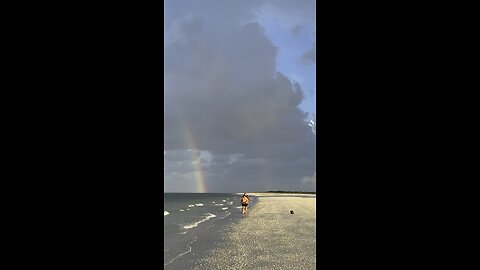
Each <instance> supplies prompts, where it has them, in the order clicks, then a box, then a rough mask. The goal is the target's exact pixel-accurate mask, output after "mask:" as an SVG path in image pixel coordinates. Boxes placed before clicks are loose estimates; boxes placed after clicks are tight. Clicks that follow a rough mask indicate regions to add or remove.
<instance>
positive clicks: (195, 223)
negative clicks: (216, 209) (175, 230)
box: [183, 213, 216, 229]
mask: <svg viewBox="0 0 480 270" xmlns="http://www.w3.org/2000/svg"><path fill="white" fill-rule="evenodd" d="M214 217H216V215H214V214H212V213H208V214H207V216H206V217H205V218H204V219H201V220H199V221H197V222H194V223H192V224H188V225H185V226H183V228H184V229H191V228H194V227H197V226H198V224H200V223H202V222H205V221H207V220H209V219H211V218H214Z"/></svg>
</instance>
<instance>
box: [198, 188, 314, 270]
mask: <svg viewBox="0 0 480 270" xmlns="http://www.w3.org/2000/svg"><path fill="white" fill-rule="evenodd" d="M250 195H253V196H255V197H253V198H254V200H256V205H255V206H254V207H252V208H251V209H249V214H248V216H247V217H246V218H242V219H241V221H240V222H239V223H237V224H235V225H234V227H233V228H232V230H231V232H230V233H228V235H226V238H225V242H224V243H222V245H220V246H219V247H217V248H215V249H213V250H212V251H211V253H210V254H209V255H208V256H207V257H206V258H204V259H203V260H202V261H199V262H198V263H197V264H196V267H195V269H212V270H216V269H218V270H220V269H315V266H316V249H315V248H316V227H315V223H316V214H315V201H316V197H315V195H303V194H298V195H296V194H274V193H251V194H250ZM290 210H293V211H294V214H290ZM239 211H240V210H239Z"/></svg>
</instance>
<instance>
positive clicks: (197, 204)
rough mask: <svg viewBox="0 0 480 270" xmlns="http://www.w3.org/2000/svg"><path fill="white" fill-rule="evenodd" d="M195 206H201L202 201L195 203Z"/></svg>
mask: <svg viewBox="0 0 480 270" xmlns="http://www.w3.org/2000/svg"><path fill="white" fill-rule="evenodd" d="M195 206H203V203H196V204H195Z"/></svg>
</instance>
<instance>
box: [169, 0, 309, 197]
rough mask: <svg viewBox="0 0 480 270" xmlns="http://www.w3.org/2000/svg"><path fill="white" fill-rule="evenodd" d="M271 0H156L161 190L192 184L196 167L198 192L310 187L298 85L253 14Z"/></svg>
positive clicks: (306, 129) (182, 188) (193, 187)
mask: <svg viewBox="0 0 480 270" xmlns="http://www.w3.org/2000/svg"><path fill="white" fill-rule="evenodd" d="M298 2H302V1H298ZM274 4H275V1H273V2H272V3H269V2H266V1H257V0H255V1H173V0H168V1H166V4H165V44H164V53H165V54H164V55H165V60H164V61H165V62H164V81H165V83H164V84H165V88H164V89H165V90H164V98H165V99H164V102H165V104H164V110H165V112H164V113H165V119H164V120H165V121H164V135H165V138H164V148H165V152H164V160H165V169H164V174H165V183H164V186H165V191H167V192H169V191H183V192H195V191H198V190H196V181H199V180H198V179H196V175H198V172H196V171H198V170H201V171H202V172H201V173H202V175H203V180H204V181H205V185H206V187H207V188H206V190H207V191H208V192H241V191H255V190H277V189H284V190H314V189H315V183H316V173H315V171H316V168H315V135H314V134H313V133H312V129H311V128H310V127H309V126H308V125H307V122H308V119H307V117H308V114H307V113H306V112H303V111H302V110H301V109H300V108H299V104H300V103H301V102H302V100H303V98H304V94H303V90H302V89H301V86H300V85H299V84H298V83H295V82H292V81H291V80H290V78H288V77H287V76H285V75H284V74H282V73H281V72H278V71H277V69H276V56H277V51H278V48H276V47H275V46H274V45H273V44H272V42H271V41H270V40H269V39H268V37H267V36H266V34H265V31H264V28H263V27H262V25H261V24H260V23H258V20H256V18H257V17H258V16H260V15H261V13H262V12H261V11H262V10H266V8H265V7H266V5H269V6H270V7H269V9H270V10H274V9H272V8H271V6H272V5H274ZM278 9H282V7H281V6H279V7H278ZM285 12H286V13H288V11H285ZM291 16H293V17H294V14H293V15H291ZM286 18H289V17H288V16H286ZM291 23H292V25H293V26H295V25H298V22H297V21H295V20H291ZM305 54H307V55H308V52H305ZM310 60H311V59H310ZM313 61H314V59H313Z"/></svg>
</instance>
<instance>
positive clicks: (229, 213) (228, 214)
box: [218, 212, 232, 219]
mask: <svg viewBox="0 0 480 270" xmlns="http://www.w3.org/2000/svg"><path fill="white" fill-rule="evenodd" d="M231 214H232V212H228V213H227V214H226V215H225V216H224V217H221V218H218V219H224V218H226V217H228V216H230V215H231Z"/></svg>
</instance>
